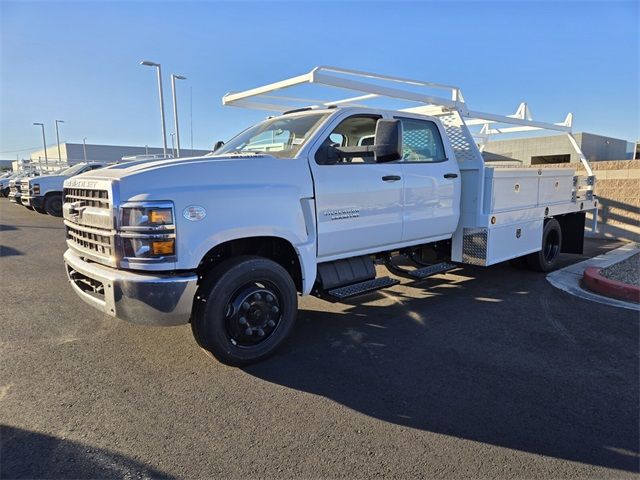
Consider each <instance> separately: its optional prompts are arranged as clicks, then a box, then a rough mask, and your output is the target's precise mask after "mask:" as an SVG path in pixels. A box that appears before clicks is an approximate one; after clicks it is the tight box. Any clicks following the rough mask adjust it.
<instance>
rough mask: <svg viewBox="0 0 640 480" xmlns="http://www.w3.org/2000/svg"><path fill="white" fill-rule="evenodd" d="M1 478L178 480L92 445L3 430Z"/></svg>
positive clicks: (22, 431)
mask: <svg viewBox="0 0 640 480" xmlns="http://www.w3.org/2000/svg"><path fill="white" fill-rule="evenodd" d="M0 431H1V435H0V458H1V459H2V460H1V461H0V478H6V479H13V478H29V479H36V478H38V479H39V478H47V479H50V478H174V477H172V476H170V475H167V474H165V473H162V472H159V471H157V470H154V469H153V468H150V467H147V466H145V465H143V464H141V463H139V462H137V461H135V460H132V459H130V458H127V457H125V456H122V455H119V454H117V453H113V452H109V451H106V450H102V449H99V448H92V447H90V446H88V445H82V444H80V443H76V442H71V441H68V440H62V439H60V438H56V437H52V436H49V435H44V434H41V433H36V432H30V431H27V430H22V429H20V428H15V427H10V426H7V425H1V426H0Z"/></svg>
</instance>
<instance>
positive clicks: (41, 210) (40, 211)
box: [33, 207, 47, 215]
mask: <svg viewBox="0 0 640 480" xmlns="http://www.w3.org/2000/svg"><path fill="white" fill-rule="evenodd" d="M33 209H34V210H35V211H36V212H38V213H41V214H42V215H46V214H47V211H46V210H45V209H44V208H40V207H33Z"/></svg>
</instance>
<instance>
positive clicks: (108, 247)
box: [67, 224, 113, 257]
mask: <svg viewBox="0 0 640 480" xmlns="http://www.w3.org/2000/svg"><path fill="white" fill-rule="evenodd" d="M92 230H93V229H92ZM105 233H106V232H105ZM67 239H69V240H71V241H72V242H73V243H74V244H75V245H77V246H78V247H80V249H82V250H85V251H89V252H91V253H95V254H97V255H99V256H101V257H110V256H111V255H112V253H113V237H112V236H111V235H108V234H102V233H98V232H96V231H90V230H88V229H87V230H85V229H82V230H81V229H80V228H75V227H72V226H70V225H68V224H67Z"/></svg>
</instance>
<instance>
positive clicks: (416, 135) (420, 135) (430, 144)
mask: <svg viewBox="0 0 640 480" xmlns="http://www.w3.org/2000/svg"><path fill="white" fill-rule="evenodd" d="M395 118H396V119H398V120H400V122H401V123H402V160H403V161H404V162H424V163H436V162H444V161H446V160H447V156H446V154H445V151H444V144H443V143H442V137H441V136H440V130H439V129H438V126H437V125H436V124H435V122H432V121H430V120H420V119H416V118H402V117H395Z"/></svg>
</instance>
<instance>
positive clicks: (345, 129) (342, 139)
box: [316, 115, 382, 165]
mask: <svg viewBox="0 0 640 480" xmlns="http://www.w3.org/2000/svg"><path fill="white" fill-rule="evenodd" d="M379 118H382V117H381V116H380V115H353V116H351V117H349V118H345V119H344V120H343V121H342V122H340V123H339V124H338V126H337V127H336V128H334V129H333V131H332V132H331V133H330V134H329V136H328V137H327V138H326V139H325V141H324V142H323V144H322V146H323V147H324V146H327V145H330V144H332V143H337V144H338V145H339V146H341V147H354V146H361V145H373V137H374V135H375V133H376V123H377V122H378V119H379ZM323 154H324V149H323V148H322V147H320V148H319V149H318V153H316V162H318V163H319V164H321V165H322V164H323V163H325V162H324V161H323V158H322V155H323ZM338 163H339V164H344V163H347V164H348V163H375V162H374V158H373V155H371V156H366V157H358V158H344V159H341V160H340V161H339V162H338Z"/></svg>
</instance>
